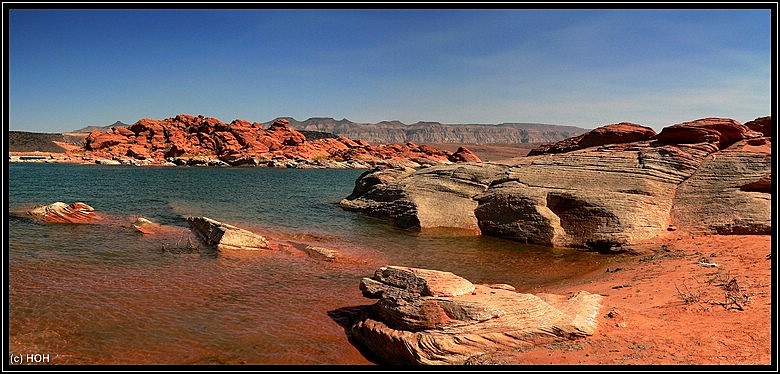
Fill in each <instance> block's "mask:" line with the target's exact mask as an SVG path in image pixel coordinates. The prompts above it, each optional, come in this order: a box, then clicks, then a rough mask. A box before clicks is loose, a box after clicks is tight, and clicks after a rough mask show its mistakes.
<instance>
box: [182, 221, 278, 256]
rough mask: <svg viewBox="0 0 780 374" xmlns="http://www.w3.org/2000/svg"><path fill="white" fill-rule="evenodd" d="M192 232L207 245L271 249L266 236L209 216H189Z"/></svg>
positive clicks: (217, 248) (228, 247)
mask: <svg viewBox="0 0 780 374" xmlns="http://www.w3.org/2000/svg"><path fill="white" fill-rule="evenodd" d="M187 222H188V223H189V224H190V228H191V229H192V232H193V233H195V234H196V235H197V236H198V238H199V239H200V240H201V241H203V243H204V244H206V245H207V246H209V247H211V248H214V249H216V250H224V249H247V250H259V249H269V247H268V240H266V238H265V237H263V236H261V235H258V234H255V233H253V232H251V231H248V230H244V229H242V228H238V227H236V226H232V225H229V224H226V223H222V222H219V221H216V220H213V219H211V218H207V217H187Z"/></svg>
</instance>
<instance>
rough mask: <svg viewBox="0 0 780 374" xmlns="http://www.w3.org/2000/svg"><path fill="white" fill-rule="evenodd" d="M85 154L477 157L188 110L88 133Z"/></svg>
mask: <svg viewBox="0 0 780 374" xmlns="http://www.w3.org/2000/svg"><path fill="white" fill-rule="evenodd" d="M84 157H87V158H95V159H109V160H116V161H122V160H131V162H132V163H134V164H164V163H173V164H176V165H222V166H226V165H230V166H241V165H248V166H272V167H273V166H276V167H278V166H282V167H318V166H319V167H356V168H368V167H370V166H372V165H376V164H399V163H400V164H405V165H407V166H412V167H419V166H421V165H435V164H442V163H451V162H461V161H474V160H475V158H476V156H475V155H474V154H472V153H471V152H469V151H468V150H466V149H463V150H460V151H458V152H455V153H452V152H449V151H444V150H439V149H436V148H433V147H430V146H426V145H419V146H418V145H416V144H414V143H411V142H407V143H405V144H389V145H374V144H370V143H368V142H366V141H364V140H360V139H358V140H352V139H349V138H347V137H343V136H342V137H336V138H322V139H315V140H308V139H307V138H306V136H305V135H303V134H302V133H301V132H299V131H297V130H295V129H294V128H292V127H291V126H290V124H289V122H288V121H287V120H286V119H279V120H276V121H275V122H273V123H272V124H271V125H270V126H269V127H268V129H264V128H263V125H262V124H260V123H257V122H255V123H250V122H247V121H244V120H240V119H237V120H234V121H233V122H231V123H223V122H221V121H219V120H217V119H215V118H209V117H203V116H192V115H187V114H180V115H178V116H176V117H174V118H168V119H165V120H154V119H142V120H140V121H138V122H136V123H134V124H133V125H131V126H129V127H114V128H113V130H112V132H110V133H106V132H98V131H95V132H92V133H90V134H89V136H87V138H86V144H85V146H84ZM476 160H478V158H476Z"/></svg>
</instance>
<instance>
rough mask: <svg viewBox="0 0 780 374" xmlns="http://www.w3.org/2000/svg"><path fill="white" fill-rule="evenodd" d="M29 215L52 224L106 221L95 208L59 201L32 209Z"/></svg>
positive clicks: (79, 203) (78, 203)
mask: <svg viewBox="0 0 780 374" xmlns="http://www.w3.org/2000/svg"><path fill="white" fill-rule="evenodd" d="M27 215H28V216H31V217H32V218H34V219H37V220H41V221H43V222H51V223H98V222H101V221H103V219H104V217H103V216H101V215H99V214H98V213H97V212H95V209H94V208H92V207H91V206H89V205H87V204H84V203H81V202H74V203H71V204H66V203H63V202H59V201H58V202H56V203H52V204H49V205H43V206H39V207H35V208H33V209H30V210H28V211H27Z"/></svg>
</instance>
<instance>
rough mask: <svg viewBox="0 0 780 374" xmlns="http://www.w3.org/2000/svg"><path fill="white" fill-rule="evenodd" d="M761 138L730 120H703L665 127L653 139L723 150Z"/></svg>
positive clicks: (759, 135)
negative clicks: (713, 146) (706, 145)
mask: <svg viewBox="0 0 780 374" xmlns="http://www.w3.org/2000/svg"><path fill="white" fill-rule="evenodd" d="M761 136H763V134H762V133H760V132H756V131H753V130H751V129H750V128H748V127H747V126H745V125H743V124H741V123H739V122H737V121H735V120H733V119H730V118H703V119H699V120H695V121H690V122H683V123H679V124H676V125H673V126H668V127H665V128H664V129H663V130H661V132H660V133H659V134H658V135H656V136H655V137H654V139H655V140H657V141H658V142H659V143H663V144H695V143H711V144H713V145H715V146H717V147H718V149H725V148H728V147H729V146H730V145H732V144H734V143H736V142H738V141H740V140H743V139H750V138H758V137H761Z"/></svg>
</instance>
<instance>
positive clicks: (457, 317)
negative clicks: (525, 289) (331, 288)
mask: <svg viewBox="0 0 780 374" xmlns="http://www.w3.org/2000/svg"><path fill="white" fill-rule="evenodd" d="M360 288H361V290H362V291H363V295H364V296H366V297H368V298H375V299H379V301H378V302H377V303H376V304H374V305H372V306H371V307H370V308H368V310H367V311H366V312H365V313H364V314H363V315H361V316H359V317H358V318H356V320H355V321H353V323H352V324H351V327H350V330H349V331H350V335H351V337H352V338H353V339H354V340H355V341H356V342H357V343H358V344H361V345H363V346H364V347H366V348H368V349H369V350H371V351H372V352H373V353H374V354H376V355H377V356H378V357H379V358H380V359H381V360H382V361H383V362H385V363H390V364H463V363H465V362H466V361H467V360H468V359H469V358H470V357H472V356H477V355H481V354H485V353H489V352H496V351H503V350H510V349H517V348H522V347H529V346H532V345H535V344H545V343H550V342H554V341H562V340H571V339H578V338H583V337H586V336H589V335H592V334H593V333H594V331H595V329H596V328H597V322H596V316H597V315H598V312H599V309H600V308H601V299H602V296H601V295H597V294H591V293H588V292H585V291H581V292H579V293H577V294H576V295H574V296H571V297H565V296H559V295H549V294H542V295H531V294H523V293H518V292H515V291H514V290H513V289H512V287H508V286H507V285H496V286H490V285H474V284H472V283H471V282H469V281H468V280H466V279H464V278H461V277H459V276H457V275H455V274H452V273H449V272H443V271H437V270H428V269H418V268H409V267H399V266H387V267H383V268H380V269H378V270H377V271H376V272H375V274H374V276H373V277H371V278H364V279H363V280H362V281H361V284H360Z"/></svg>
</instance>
